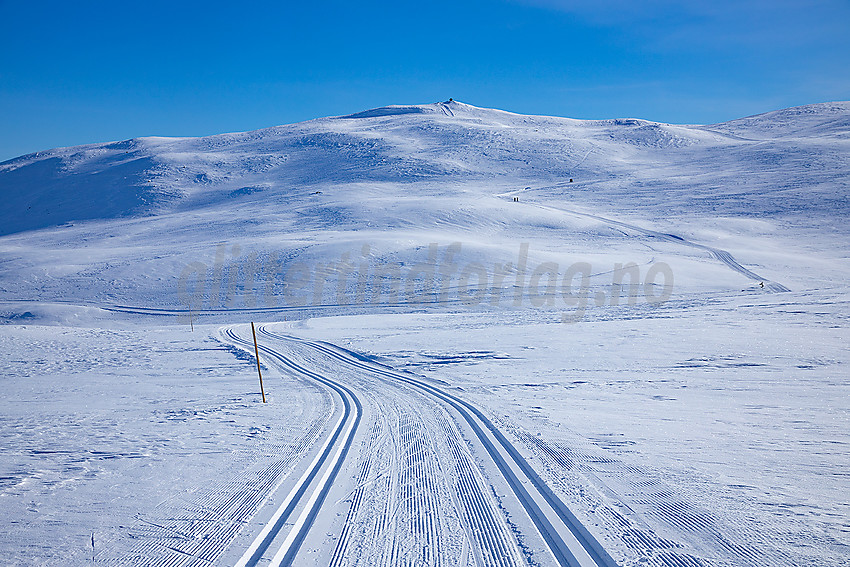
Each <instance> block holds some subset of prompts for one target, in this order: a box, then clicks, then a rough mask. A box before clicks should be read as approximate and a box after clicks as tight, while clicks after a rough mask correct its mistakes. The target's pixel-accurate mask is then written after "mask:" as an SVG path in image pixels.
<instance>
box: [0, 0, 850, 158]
mask: <svg viewBox="0 0 850 567" xmlns="http://www.w3.org/2000/svg"><path fill="white" fill-rule="evenodd" d="M449 97H454V98H455V99H457V100H461V101H463V102H467V103H470V104H474V105H476V106H485V107H495V108H501V109H505V110H511V111H515V112H521V113H528V114H550V115H559V116H569V117H574V118H612V117H640V118H647V119H651V120H658V121H664V122H677V123H712V122H719V121H723V120H728V119H731V118H736V117H740V116H746V115H750V114H755V113H758V112H764V111H768V110H774V109H777V108H782V107H786V106H794V105H800V104H807V103H814V102H824V101H829V100H847V99H850V2H848V1H847V0H810V1H796V2H788V1H786V0H771V1H748V0H734V1H728V0H716V1H713V2H673V1H663V0H648V1H644V2H640V1H634V0H631V1H623V0H596V1H595V2H594V1H587V2H569V1H558V0H501V1H490V2H484V1H464V0H455V1H451V2H427V3H425V2H416V3H404V2H402V1H399V2H385V3H384V2H380V3H379V2H370V1H363V0H358V1H346V2H310V1H304V2H299V3H292V2H286V1H283V2H264V1H256V2H252V1H250V0H248V1H245V2H227V3H220V2H215V1H208V2H179V1H169V2H164V1H160V0H148V1H146V2H118V1H115V0H111V1H109V2H103V1H98V0H92V1H83V2H68V1H63V2H53V1H51V0H47V1H40V2H24V1H20V0H16V1H14V2H12V1H8V0H0V161H2V160H5V159H9V158H12V157H15V156H17V155H21V154H24V153H28V152H32V151H36V150H41V149H47V148H51V147H56V146H67V145H75V144H82V143H88V142H99V141H108V140H118V139H125V138H131V137H136V136H147V135H163V136H199V135H206V134H215V133H221V132H228V131H239V130H251V129H256V128H262V127H266V126H272V125H276V124H285V123H290V122H297V121H301V120H307V119H310V118H316V117H319V116H328V115H336V114H345V113H349V112H355V111H358V110H363V109H366V108H372V107H376V106H382V105H386V104H409V103H427V102H433V101H437V100H445V99H447V98H449Z"/></svg>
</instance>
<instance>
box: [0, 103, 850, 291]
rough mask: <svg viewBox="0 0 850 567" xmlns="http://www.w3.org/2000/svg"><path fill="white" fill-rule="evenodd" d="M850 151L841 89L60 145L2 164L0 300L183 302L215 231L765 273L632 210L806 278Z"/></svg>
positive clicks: (265, 242) (399, 254)
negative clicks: (689, 120)
mask: <svg viewBox="0 0 850 567" xmlns="http://www.w3.org/2000/svg"><path fill="white" fill-rule="evenodd" d="M848 149H850V103H846V102H840V103H824V104H815V105H809V106H804V107H799V108H792V109H786V110H781V111H777V112H771V113H767V114H763V115H759V116H754V117H750V118H744V119H740V120H735V121H731V122H728V123H723V124H715V125H710V126H678V125H669V124H660V123H656V122H650V121H647V120H639V119H613V120H572V119H566V118H553V117H542V116H523V115H518V114H512V113H509V112H503V111H499V110H490V109H483V108H476V107H474V106H470V105H467V104H463V103H460V102H454V101H450V102H441V103H435V104H426V105H416V106H389V107H384V108H378V109H374V110H369V111H365V112H360V113H356V114H352V115H348V116H340V117H332V118H322V119H317V120H312V121H308V122H304V123H299V124H293V125H287V126H278V127H273V128H268V129H264V130H257V131H253V132H245V133H236V134H222V135H217V136H208V137H203V138H139V139H133V140H126V141H122V142H114V143H107V144H91V145H86V146H78V147H73V148H62V149H55V150H49V151H44V152H38V153H36V154H31V155H27V156H23V157H20V158H17V159H13V160H10V161H7V162H4V163H2V164H0V191H2V194H3V196H4V201H5V203H4V208H3V211H2V218H1V219H0V222H1V223H2V224H0V227H2V228H0V232H2V234H5V235H6V236H5V237H4V238H3V239H2V240H0V254H2V258H3V261H4V264H5V266H6V267H7V269H6V270H4V272H3V275H2V276H0V285H2V288H3V290H2V292H0V295H1V296H2V298H3V299H40V300H51V299H56V300H58V299H60V298H62V299H64V300H66V301H67V300H69V299H71V297H69V295H72V296H74V298H75V299H78V300H81V301H83V300H84V301H94V302H103V303H130V304H135V305H147V306H154V305H156V306H169V307H176V306H177V305H178V304H179V303H180V301H179V299H178V297H177V294H176V291H177V280H178V277H179V275H180V274H181V273H182V270H183V268H184V267H185V266H186V265H188V264H191V263H192V262H193V261H200V262H202V263H204V264H206V265H208V266H210V271H212V267H211V266H212V265H213V264H214V263H215V261H216V260H215V254H216V245H217V244H218V243H221V242H226V243H228V244H229V245H232V244H238V245H239V246H240V247H239V249H238V250H239V251H240V253H241V256H242V257H243V258H244V257H246V256H247V255H252V254H255V255H256V258H257V261H258V262H260V263H261V264H263V263H264V262H265V263H267V262H268V259H269V253H270V252H277V253H279V255H280V257H281V262H282V267H281V272H285V271H286V267H287V266H288V265H289V264H291V263H293V262H297V261H300V262H308V263H311V264H317V263H319V264H321V263H324V264H328V263H329V262H332V261H336V260H338V259H339V258H340V257H341V255H343V254H345V253H346V252H348V253H349V254H350V255H352V254H353V255H357V254H358V253H359V252H360V251H361V250H362V245H364V244H367V245H369V246H370V248H369V252H368V254H367V256H368V261H369V262H370V263H373V264H386V263H393V264H395V263H398V264H400V265H411V264H415V263H417V262H422V261H426V260H427V259H426V258H425V257H424V252H422V250H423V248H424V247H427V245H428V244H429V243H432V242H433V243H438V244H439V245H441V246H447V245H449V244H451V243H453V242H462V243H464V245H465V246H464V248H463V254H465V255H466V256H464V257H465V258H466V261H468V262H473V261H480V262H483V263H485V264H489V263H493V262H508V261H510V260H511V259H513V258H514V257H515V256H516V255H517V249H518V248H519V246H520V244H521V243H523V242H525V243H529V244H530V250H531V252H530V253H531V254H532V255H534V254H539V255H540V256H539V257H538V258H537V261H538V263H539V262H543V261H545V260H547V259H553V260H555V261H557V262H559V264H563V265H564V266H566V265H570V264H571V263H572V261H575V260H571V259H575V258H578V257H579V256H582V257H584V258H590V259H591V261H592V263H597V264H598V265H599V270H600V271H601V270H602V268H603V265H602V264H599V262H602V263H604V264H605V267H607V269H610V268H611V266H612V265H613V264H614V263H616V262H622V263H625V262H629V261H634V262H637V263H638V264H642V263H648V262H650V261H651V260H653V259H654V258H655V257H656V256H658V257H661V258H664V259H665V261H668V262H670V263H671V265H673V267H674V270H675V271H676V274H677V276H678V277H677V286H678V289H683V288H682V286H685V287H687V286H694V287H695V288H697V289H701V290H707V289H727V288H737V287H740V286H746V285H752V284H753V283H754V281H753V280H754V278H752V277H742V276H741V274H740V273H737V274H736V273H735V272H734V271H732V272H729V271H728V270H725V269H724V268H723V266H722V264H720V263H716V265H706V263H705V260H706V258H707V257H708V256H710V255H709V254H707V253H706V251H705V250H700V249H698V248H694V247H691V246H684V247H683V246H676V244H677V243H676V242H671V241H667V242H658V239H657V238H655V240H654V242H655V243H657V244H658V246H654V245H653V246H649V245H648V240H647V239H652V238H653V237H652V235H649V236H647V234H646V233H641V232H635V231H634V230H630V229H629V228H627V226H634V227H637V228H639V229H646V230H650V231H656V232H659V233H662V234H670V235H674V236H675V237H677V238H679V239H686V240H688V241H692V242H694V243H699V244H702V245H710V246H712V247H720V248H723V249H726V248H731V249H732V250H730V251H731V252H732V253H733V254H735V255H736V257H737V256H740V255H743V257H742V258H738V260H740V261H742V262H743V263H744V264H746V263H751V264H752V263H757V264H760V265H764V266H765V267H766V270H763V271H764V272H765V273H759V274H757V278H758V279H766V280H771V281H773V280H775V281H782V282H783V285H784V286H785V287H789V286H790V287H798V288H799V287H800V286H801V285H802V286H806V285H808V283H807V282H809V281H810V278H811V277H813V274H812V273H811V271H807V270H806V269H805V266H806V265H808V264H807V263H806V262H803V263H802V264H800V265H798V266H796V267H795V268H794V269H793V271H792V270H789V268H790V267H791V265H793V264H794V262H796V261H797V260H796V259H795V260H790V261H789V258H805V259H807V260H812V259H813V258H814V259H816V260H818V261H821V262H823V263H830V262H831V261H832V260H833V256H834V252H835V249H836V247H835V246H832V244H831V243H833V242H834V239H839V240H840V239H842V238H843V239H846V237H847V236H848V234H849V233H848V231H850V229H848V225H847V223H846V222H842V221H841V219H846V218H847V217H848V213H850V205H848V199H847V195H848V185H850V178H848V171H850V151H848ZM514 197H516V198H518V199H519V202H518V203H515V202H514ZM570 212H572V213H578V214H570ZM581 213H583V214H584V215H585V216H581ZM594 217H602V220H600V219H598V218H594ZM605 220H614V221H620V222H626V225H617V224H612V223H610V222H605ZM755 251H758V253H755ZM777 252H781V255H780V256H781V257H778V256H777ZM231 255H232V254H231V251H230V250H229V249H228V250H227V256H226V258H225V262H230V261H231V260H232V258H231ZM813 255H814V256H813ZM252 257H253V256H252ZM593 258H597V261H596V262H593ZM835 269H837V267H836V266H833V269H832V271H831V272H830V270H827V272H830V273H831V274H832V275H831V276H829V277H832V276H834V275H835V273H834V272H835ZM261 271H262V269H261ZM789 271H792V273H788V272H789ZM839 271H840V270H839ZM210 273H211V272H210ZM823 275H824V274H822V273H819V274H818V275H817V276H814V277H816V278H821V277H822V276H823ZM239 277H240V278H242V276H239ZM261 279H262V277H261ZM83 282H85V283H83ZM756 283H757V282H756ZM243 284H244V282H243V281H241V280H240V284H239V285H243ZM75 290H76V291H75ZM207 299H208V298H207Z"/></svg>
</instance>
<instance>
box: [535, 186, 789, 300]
mask: <svg viewBox="0 0 850 567" xmlns="http://www.w3.org/2000/svg"><path fill="white" fill-rule="evenodd" d="M529 204H531V205H533V206H535V207H538V208H541V209H545V210H549V211H556V212H560V213H565V214H568V215H573V216H577V217H583V218H590V219H594V220H597V221H600V222H603V223H605V224H607V225H608V226H612V227H619V228H625V229H626V230H631V231H633V232H638V233H640V234H644V235H646V236H650V237H652V238H657V239H659V240H663V241H665V242H672V243H674V244H679V245H682V246H688V247H690V248H697V249H699V250H704V251H706V252H708V253H709V255H711V257H712V258H714V259H715V260H718V261H719V262H722V263H723V264H725V265H726V266H727V267H729V268H730V269H731V270H734V271H735V272H738V273H739V274H741V275H743V276H744V277H746V278H748V279H750V280H753V281H757V282H764V287H765V289H766V290H768V291H771V292H773V293H783V292H786V291H791V290H790V289H788V288H787V287H785V286H784V285H782V284H781V283H778V282H774V281H771V280H768V279H766V278H763V277H761V276H760V275H758V274H757V273H755V272H753V271H752V270H749V269H747V268H745V267H744V266H742V265H741V264H740V263H739V262H738V261H737V260H736V259H735V257H734V256H732V254H731V253H729V252H728V251H726V250H722V249H720V248H714V247H712V246H708V245H706V244H700V243H698V242H693V241H690V240H688V239H686V238H683V237H681V236H677V235H675V234H668V233H664V232H657V231H654V230H649V229H646V228H642V227H639V226H636V225H633V224H629V223H626V222H623V221H618V220H614V219H609V218H606V217H601V216H599V215H593V214H590V213H582V212H579V211H573V210H569V209H562V208H560V207H553V206H551V205H542V204H540V203H536V202H530V203H529Z"/></svg>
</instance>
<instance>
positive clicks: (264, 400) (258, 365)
mask: <svg viewBox="0 0 850 567" xmlns="http://www.w3.org/2000/svg"><path fill="white" fill-rule="evenodd" d="M251 334H252V335H254V354H255V355H256V357H257V374H259V375H260V393H261V394H262V395H263V403H266V392H265V390H263V373H262V372H261V371H260V349H259V347H258V346H257V331H256V330H254V322H253V321H251Z"/></svg>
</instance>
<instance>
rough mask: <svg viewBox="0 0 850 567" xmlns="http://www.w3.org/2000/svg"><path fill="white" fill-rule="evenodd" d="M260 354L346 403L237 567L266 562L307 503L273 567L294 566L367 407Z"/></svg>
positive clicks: (341, 389)
mask: <svg viewBox="0 0 850 567" xmlns="http://www.w3.org/2000/svg"><path fill="white" fill-rule="evenodd" d="M224 334H225V336H226V337H227V338H228V339H230V340H231V341H233V342H234V343H237V344H240V345H242V346H243V347H246V348H248V349H249V350H250V348H251V347H253V343H252V342H251V341H248V340H245V339H243V338H241V337H240V336H239V335H237V334H236V333H235V331H233V329H226V330H225V331H224ZM259 350H260V351H262V352H263V353H264V354H265V355H266V356H267V357H269V358H270V359H272V360H273V361H275V362H277V363H278V364H280V365H281V366H282V367H283V368H286V369H289V370H291V371H294V372H296V373H298V374H301V375H303V376H306V377H308V378H311V379H313V380H316V381H317V382H319V383H321V384H323V385H325V386H327V387H329V388H330V389H331V390H333V391H334V392H336V393H337V395H339V396H340V398H341V399H342V402H343V415H342V417H341V418H340V420H339V421H338V423H337V426H336V427H335V428H334V430H333V432H332V434H331V436H330V437H329V438H328V439H327V441H326V443H325V446H324V448H323V449H322V451H321V453H320V454H319V455H318V456H317V457H316V458H315V459H314V461H313V462H312V463H311V465H310V466H309V467H308V470H307V471H306V472H305V474H304V475H303V476H302V477H301V479H300V480H299V482H298V483H297V484H296V485H295V487H293V489H292V491H291V492H290V494H289V495H288V496H287V497H286V499H285V500H284V501H283V503H282V504H281V505H280V507H279V508H278V510H277V511H276V512H275V514H274V515H273V516H272V519H271V520H270V521H269V522H268V523H267V524H266V527H265V528H264V529H263V531H262V532H261V533H260V534H259V535H258V536H257V538H256V539H255V540H254V542H253V543H252V544H251V546H250V547H249V548H248V550H247V551H246V552H245V554H244V555H243V556H242V558H241V559H240V560H239V561H238V562H237V563H236V565H237V566H238V567H253V566H255V565H258V564H259V562H260V559H262V557H263V555H264V554H265V553H266V551H268V550H269V548H270V547H271V545H272V543H273V542H274V540H275V539H276V538H277V536H278V535H280V532H281V530H282V528H283V526H284V525H285V524H286V523H287V521H288V520H289V518H290V516H291V515H292V513H293V512H294V511H295V509H296V508H297V507H298V506H299V504H301V502H302V501H305V500H306V504H305V507H304V508H303V509H302V512H301V514H300V515H299V516H298V518H297V519H296V520H295V524H294V526H293V527H292V529H291V531H290V532H289V533H288V535H287V537H286V539H285V540H284V542H283V544H282V545H281V547H280V549H279V550H278V551H277V552H276V553H275V555H274V557H273V558H272V561H271V565H273V566H275V567H276V566H282V567H286V566H289V565H292V562H293V560H294V559H295V556H296V554H297V552H298V549H299V548H300V546H301V544H302V543H303V541H304V538H305V537H306V535H307V533H308V531H309V530H310V527H311V526H312V525H313V522H314V521H315V519H316V515H317V514H318V512H319V509H320V508H321V506H322V504H323V503H324V500H325V498H326V497H327V494H328V491H329V490H330V488H331V485H332V484H333V481H334V480H335V479H336V476H337V474H338V473H339V470H340V468H341V467H342V463H343V461H344V460H345V457H346V455H347V454H348V451H349V449H350V448H351V445H352V440H353V439H354V435H355V433H356V432H357V427H358V425H359V424H360V419H361V416H362V415H363V407H362V405H361V403H360V400H359V399H358V398H357V396H356V395H355V394H354V392H352V391H351V390H350V389H348V388H347V387H345V386H344V385H342V384H340V383H338V382H336V381H334V380H331V379H329V378H326V377H324V376H321V375H319V374H316V373H315V372H311V371H310V370H308V369H306V368H304V367H303V366H301V365H299V364H297V363H295V362H293V361H292V360H290V359H289V358H287V357H286V356H284V355H283V354H281V353H279V352H277V351H276V350H274V349H272V348H269V347H267V346H265V345H260V346H259ZM334 450H336V453H335V454H333V456H331V454H332V453H333V451H334ZM326 463H327V464H328V467H327V468H324V474H322V476H321V478H320V479H319V481H318V484H317V485H316V486H315V488H314V489H313V491H312V493H310V495H309V496H308V497H307V498H305V495H306V494H307V491H308V488H309V487H310V486H311V485H312V484H313V481H314V480H315V479H316V477H317V476H318V475H319V473H320V472H321V471H322V470H323V467H324V466H325V464H326Z"/></svg>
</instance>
